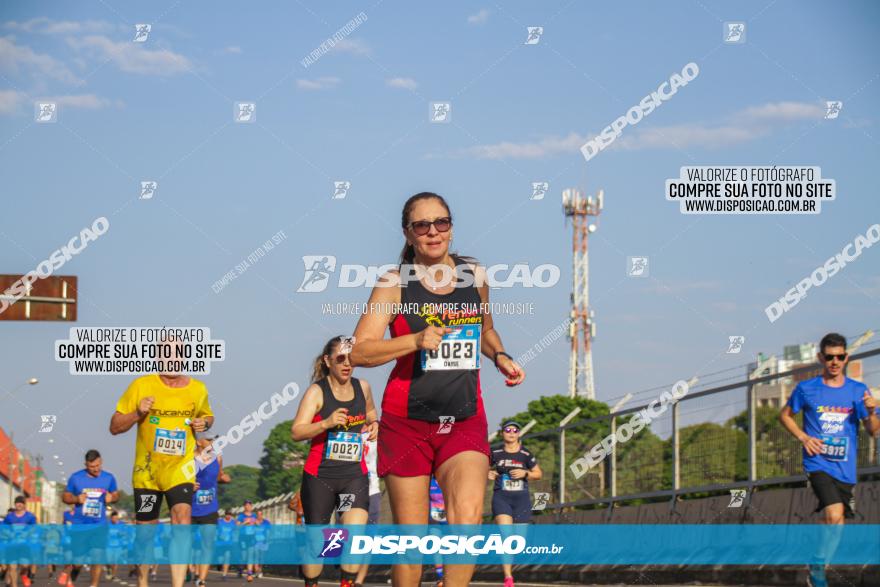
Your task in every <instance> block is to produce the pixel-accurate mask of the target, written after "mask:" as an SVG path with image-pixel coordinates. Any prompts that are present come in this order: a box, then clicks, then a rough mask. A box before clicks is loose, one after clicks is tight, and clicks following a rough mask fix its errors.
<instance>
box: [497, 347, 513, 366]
mask: <svg viewBox="0 0 880 587" xmlns="http://www.w3.org/2000/svg"><path fill="white" fill-rule="evenodd" d="M500 355H504V356H505V357H507V358H508V359H510V360H511V361H512V360H513V357H511V356H510V355H508V354H507V353H505V352H504V351H498V352H497V353H495V368H496V369H497V368H498V357H499V356H500Z"/></svg>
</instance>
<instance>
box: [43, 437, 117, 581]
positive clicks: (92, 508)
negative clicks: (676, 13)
mask: <svg viewBox="0 0 880 587" xmlns="http://www.w3.org/2000/svg"><path fill="white" fill-rule="evenodd" d="M85 465H86V468H85V469H82V470H80V471H77V472H76V473H74V474H73V475H71V476H70V478H69V479H68V480H67V488H66V489H65V491H64V495H62V496H61V500H62V501H63V502H64V503H67V504H71V505H74V506H75V508H74V512H73V520H72V522H73V526H74V527H75V526H79V525H92V524H103V525H106V523H107V504H109V503H113V502H114V501H117V500H118V499H119V490H118V488H117V486H116V478H115V477H114V476H113V475H112V474H110V473H108V472H107V471H103V470H102V466H103V459H101V453H99V452H98V451H97V450H95V449H92V450H89V451H87V452H86V456H85ZM72 530H73V528H68V531H72ZM102 530H103V531H97V529H95V528H93V529H92V530H90V531H87V532H83V533H82V535H77V534H74V535H73V536H72V537H73V556H74V560H77V563H78V565H67V566H66V567H65V568H64V571H63V572H62V573H61V574H60V575H58V584H59V585H68V584H71V583H72V581H70V580H69V579H70V578H71V577H72V578H73V579H76V576H75V575H76V574H78V573H79V569H78V568H77V567H78V566H79V565H80V564H88V563H89V561H90V560H92V561H99V560H101V559H102V558H103V555H102V551H103V549H104V547H105V545H106V542H107V533H106V528H103V529H102ZM91 575H92V580H91V583H90V586H91V587H97V586H98V583H99V582H100V580H101V565H100V564H93V565H92V568H91Z"/></svg>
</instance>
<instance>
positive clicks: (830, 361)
mask: <svg viewBox="0 0 880 587" xmlns="http://www.w3.org/2000/svg"><path fill="white" fill-rule="evenodd" d="M818 359H819V362H820V363H822V365H823V371H822V375H820V376H818V377H814V378H813V379H808V380H806V381H802V382H800V383H799V384H798V386H797V387H796V388H795V389H794V391H793V392H792V394H791V397H790V398H789V399H788V403H787V404H786V405H785V407H784V408H782V412H781V413H780V414H779V421H780V422H782V425H783V426H785V429H786V430H788V431H789V432H790V433H791V434H792V435H793V436H794V437H795V438H797V439H798V441H800V443H801V444H803V446H804V452H803V454H804V471H805V472H806V473H807V477H808V479H809V481H810V487H811V488H812V489H813V493H815V494H816V497H817V498H818V499H819V507H818V508H816V511H817V512H819V511H821V512H822V523H823V524H826V525H828V527H829V532H828V533H827V536H826V538H827V540H824V541H823V542H824V544H823V545H821V548H820V552H819V553H817V558H818V559H819V561H821V562H817V564H813V565H810V575H809V580H810V584H811V585H813V586H815V587H824V586H825V585H827V582H826V579H825V565H824V561H827V560H829V559H830V558H831V555H833V554H834V551H835V550H836V549H837V544H838V543H839V541H840V532H838V531H835V530H836V529H835V528H834V527H835V526H842V525H843V523H844V520H845V518H852V517H853V515H854V513H853V510H854V509H855V499H854V498H853V488H854V487H855V484H856V480H857V477H856V458H857V455H858V436H859V421H860V420H863V421H864V422H865V428H866V429H867V430H868V432H869V433H870V434H873V435H876V434H877V433H878V432H880V418H878V417H877V414H876V413H875V412H876V408H877V400H876V399H874V397H873V396H872V395H871V392H870V391H869V390H868V387H867V386H866V385H865V384H864V383H861V382H860V381H855V380H854V379H850V378H848V377H846V375H845V374H844V370H845V368H846V364H847V362H848V361H849V355H848V354H847V352H846V338H844V337H843V336H841V335H840V334H837V333H831V334H826V335H825V336H824V337H822V341H821V342H820V343H819V354H818ZM801 411H803V413H804V429H803V430H801V428H800V427H799V426H798V424H797V422H796V421H795V419H794V415H795V414H797V413H798V412H801Z"/></svg>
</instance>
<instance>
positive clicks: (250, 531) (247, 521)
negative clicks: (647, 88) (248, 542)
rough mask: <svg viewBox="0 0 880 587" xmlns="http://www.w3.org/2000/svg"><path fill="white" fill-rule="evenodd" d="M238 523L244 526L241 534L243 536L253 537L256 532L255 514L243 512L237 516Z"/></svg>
mask: <svg viewBox="0 0 880 587" xmlns="http://www.w3.org/2000/svg"><path fill="white" fill-rule="evenodd" d="M238 523H239V524H241V525H242V526H244V530H243V532H242V533H243V534H244V535H245V536H253V535H254V534H255V532H256V529H257V528H256V525H255V524H256V523H257V514H255V513H253V512H251V513H250V514H246V513H244V512H242V513H240V514H238Z"/></svg>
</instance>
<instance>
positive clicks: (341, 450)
mask: <svg viewBox="0 0 880 587" xmlns="http://www.w3.org/2000/svg"><path fill="white" fill-rule="evenodd" d="M363 454H364V438H363V436H361V435H360V433H358V432H328V433H327V448H326V450H325V451H324V457H325V458H327V459H330V460H332V461H345V462H349V463H359V462H360V460H361V456H362V455H363Z"/></svg>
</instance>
